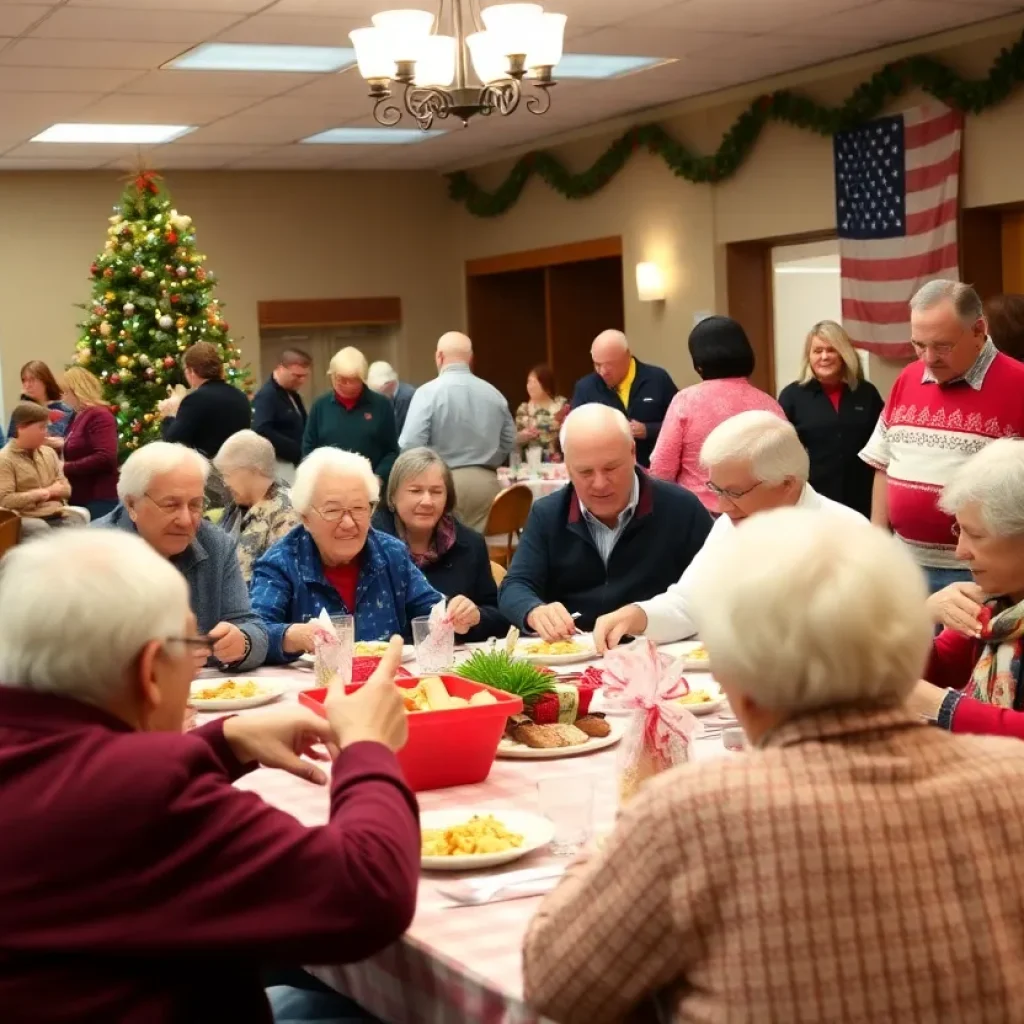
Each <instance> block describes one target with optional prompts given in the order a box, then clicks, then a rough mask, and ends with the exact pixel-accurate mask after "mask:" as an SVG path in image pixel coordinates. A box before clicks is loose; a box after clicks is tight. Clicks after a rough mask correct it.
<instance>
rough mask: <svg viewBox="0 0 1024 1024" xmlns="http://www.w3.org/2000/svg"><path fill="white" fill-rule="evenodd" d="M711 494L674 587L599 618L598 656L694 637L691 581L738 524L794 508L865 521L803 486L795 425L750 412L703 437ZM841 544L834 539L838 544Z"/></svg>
mask: <svg viewBox="0 0 1024 1024" xmlns="http://www.w3.org/2000/svg"><path fill="white" fill-rule="evenodd" d="M700 461H701V465H702V466H703V467H704V469H705V470H707V474H708V484H707V486H708V490H709V491H711V493H712V494H714V495H715V496H716V497H717V499H718V507H719V512H720V513H721V514H720V515H719V517H718V519H716V520H715V525H714V528H713V529H712V530H711V534H710V536H709V537H708V539H707V543H706V544H705V545H704V550H703V551H701V552H700V554H699V555H698V556H697V557H696V558H694V559H693V561H692V563H691V564H690V566H689V568H687V570H686V571H685V572H684V573H683V574H682V576H681V577H680V579H679V580H678V582H674V583H673V584H672V585H671V586H670V587H668V589H667V590H665V592H664V593H658V594H657V596H654V597H651V598H650V600H647V601H638V602H635V603H633V604H629V605H626V606H624V607H622V608H619V609H618V610H616V611H614V612H612V613H611V614H610V615H604V616H602V617H601V618H600V619H598V621H597V624H596V625H595V627H594V642H595V644H596V645H597V649H598V650H599V651H605V650H607V649H608V648H610V647H615V646H616V645H617V644H618V643H619V642H620V641H621V640H622V639H623V637H625V636H629V635H633V636H637V635H639V634H641V633H643V634H644V635H645V636H647V637H648V639H650V640H653V641H654V642H655V643H659V644H664V643H671V642H672V641H674V640H685V639H686V638H687V637H691V636H693V635H694V634H695V633H696V632H697V619H696V605H697V600H696V597H695V596H694V583H695V580H696V579H697V576H698V573H699V571H700V566H701V563H702V562H703V561H704V559H705V558H706V557H707V556H708V555H709V554H710V552H711V551H713V550H714V549H715V548H716V547H717V546H718V545H719V544H721V543H722V542H723V541H725V539H726V538H727V537H729V536H730V535H731V534H732V532H733V530H734V529H735V527H736V526H737V525H738V524H740V523H742V522H743V521H744V520H746V519H748V518H750V517H751V516H754V515H757V514H758V513H761V512H766V511H768V510H769V509H774V508H784V507H786V506H788V505H796V506H798V507H800V508H806V509H812V510H825V511H828V512H831V513H833V514H834V515H835V516H836V517H838V518H840V519H842V521H843V522H842V523H841V524H839V528H840V529H845V524H847V523H850V522H863V521H864V517H863V516H862V515H860V514H859V513H857V512H855V511H853V509H850V508H847V507H846V506H845V505H840V504H839V502H837V501H832V500H831V498H826V497H824V496H823V495H821V494H818V493H817V491H815V490H814V488H813V487H811V485H810V484H809V483H808V482H807V478H808V476H809V475H810V465H811V464H810V459H809V458H808V455H807V451H806V449H805V448H804V446H803V445H802V444H801V443H800V438H799V437H798V436H797V432H796V430H795V428H794V427H793V425H792V424H791V423H789V422H788V421H787V420H784V419H781V418H780V417H778V416H776V415H775V414H774V413H771V412H765V411H763V410H750V411H749V412H742V413H740V414H739V415H737V416H732V417H730V418H729V419H727V420H726V421H725V422H724V423H720V424H719V425H718V426H717V427H715V429H714V430H712V431H711V433H710V434H708V436H707V438H706V439H705V441H704V444H703V445H702V447H701V450H700ZM837 543H838V541H837Z"/></svg>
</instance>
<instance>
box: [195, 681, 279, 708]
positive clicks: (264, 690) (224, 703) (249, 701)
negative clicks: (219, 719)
mask: <svg viewBox="0 0 1024 1024" xmlns="http://www.w3.org/2000/svg"><path fill="white" fill-rule="evenodd" d="M231 678H233V679H234V681H235V682H236V683H248V682H253V683H255V684H256V686H257V689H258V692H257V694H256V696H255V697H235V698H231V697H223V698H216V699H214V700H199V699H198V698H196V697H195V696H192V697H190V698H189V704H191V705H192V707H194V708H195V709H196V710H197V711H243V710H245V708H258V707H259V706H260V705H261V704H269V703H270V702H271V701H275V700H277V698H278V697H280V696H281V694H282V693H284V692H285V690H287V689H288V687H287V686H286V685H285V684H284V683H282V682H278V681H277V680H273V679H247V678H245V677H244V676H232V677H231ZM226 682H228V680H227V679H217V678H215V679H197V680H196V681H195V682H194V683H193V684H192V687H191V693H192V694H196V693H200V692H202V691H203V690H212V689H216V687H218V686H220V685H222V684H223V683H226Z"/></svg>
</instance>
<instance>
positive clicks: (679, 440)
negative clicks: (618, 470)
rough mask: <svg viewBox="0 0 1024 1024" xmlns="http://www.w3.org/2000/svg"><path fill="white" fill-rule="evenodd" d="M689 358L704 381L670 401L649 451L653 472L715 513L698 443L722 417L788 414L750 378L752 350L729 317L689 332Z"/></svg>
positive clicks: (710, 319)
mask: <svg viewBox="0 0 1024 1024" xmlns="http://www.w3.org/2000/svg"><path fill="white" fill-rule="evenodd" d="M689 347H690V358H691V359H692V360H693V368H694V369H695V370H696V371H697V373H698V374H699V376H700V378H701V383H700V384H693V385H691V386H690V387H688V388H683V390H682V391H680V392H679V393H678V394H677V395H676V396H675V398H673V399H672V404H671V405H670V406H669V407H668V412H667V413H666V414H665V422H664V424H663V425H662V428H661V433H660V434H659V435H658V443H657V444H656V445H655V446H654V453H653V454H652V455H651V476H655V477H657V478H658V479H659V480H667V481H669V482H670V483H674V484H679V486H680V487H685V488H686V489H687V490H689V491H693V493H694V494H696V495H697V497H698V498H700V500H701V502H702V504H703V505H704V507H705V508H706V509H708V511H709V512H711V513H712V514H717V512H718V499H717V498H716V497H715V495H713V494H712V493H711V491H709V490H708V488H707V473H706V472H704V470H703V469H702V468H701V465H700V449H701V446H702V445H703V444H704V441H705V440H706V439H707V436H708V434H710V433H711V431H712V430H714V429H715V427H717V426H718V424H719V423H722V422H724V421H725V420H727V419H731V418H732V417H733V416H736V415H738V414H739V413H741V412H749V411H751V410H758V411H761V412H772V413H775V414H776V415H777V416H778V417H779V418H780V419H782V418H785V417H784V415H783V412H782V408H781V407H780V406H779V403H778V402H776V401H775V399H774V398H772V397H771V395H768V394H765V392H763V391H761V390H760V389H759V388H755V387H754V386H753V384H751V383H750V381H749V380H748V379H747V378H748V377H749V376H750V375H751V374H752V373H753V372H754V350H753V349H752V348H751V347H750V342H749V340H748V339H747V335H746V332H745V331H744V330H743V328H742V327H741V326H740V325H739V324H738V323H737V322H736V321H735V320H733V319H732V318H731V317H727V316H709V317H707V318H705V319H704V320H701V322H700V323H699V324H697V326H696V327H694V329H693V330H692V331H691V332H690V339H689Z"/></svg>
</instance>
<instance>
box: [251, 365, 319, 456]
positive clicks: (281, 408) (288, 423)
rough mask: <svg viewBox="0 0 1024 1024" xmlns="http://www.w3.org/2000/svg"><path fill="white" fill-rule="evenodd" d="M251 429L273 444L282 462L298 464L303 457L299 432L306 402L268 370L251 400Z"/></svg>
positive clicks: (303, 421)
mask: <svg viewBox="0 0 1024 1024" xmlns="http://www.w3.org/2000/svg"><path fill="white" fill-rule="evenodd" d="M252 429H253V430H255V431H256V433H257V434H260V435H261V436H262V437H265V438H266V439H267V440H268V441H269V442H270V443H271V444H272V445H273V446H274V454H275V455H276V456H277V458H278V459H279V460H280V461H281V462H290V463H291V464H292V465H293V466H297V465H298V464H299V463H300V462H301V461H302V434H303V431H304V430H305V429H306V406H305V405H304V404H303V401H302V395H300V394H299V393H298V392H297V391H287V390H286V389H285V388H283V387H281V385H280V384H278V383H277V381H276V380H274V376H273V374H271V375H270V376H269V377H268V378H267V380H266V383H265V384H264V385H263V387H261V388H260V389H259V391H257V392H256V397H255V398H254V399H253V400H252Z"/></svg>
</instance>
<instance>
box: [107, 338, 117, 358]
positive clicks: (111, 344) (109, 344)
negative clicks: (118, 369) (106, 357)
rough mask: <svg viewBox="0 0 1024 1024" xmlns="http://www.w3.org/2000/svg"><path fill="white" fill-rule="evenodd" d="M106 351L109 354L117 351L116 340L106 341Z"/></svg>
mask: <svg viewBox="0 0 1024 1024" xmlns="http://www.w3.org/2000/svg"><path fill="white" fill-rule="evenodd" d="M107 351H108V352H109V353H110V354H111V355H113V354H114V353H115V352H116V351H117V342H116V341H108V342H107Z"/></svg>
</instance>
